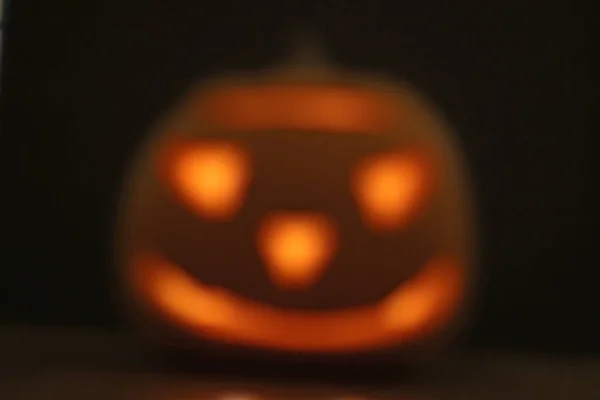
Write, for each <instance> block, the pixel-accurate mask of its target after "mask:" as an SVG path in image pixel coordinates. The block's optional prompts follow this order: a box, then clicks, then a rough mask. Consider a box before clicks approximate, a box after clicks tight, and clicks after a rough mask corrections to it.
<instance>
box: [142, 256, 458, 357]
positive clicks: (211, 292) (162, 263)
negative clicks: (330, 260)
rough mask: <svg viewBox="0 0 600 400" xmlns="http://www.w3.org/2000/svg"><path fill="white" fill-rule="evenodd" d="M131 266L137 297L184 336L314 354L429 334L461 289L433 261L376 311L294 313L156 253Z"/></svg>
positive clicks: (450, 269) (453, 269)
mask: <svg viewBox="0 0 600 400" xmlns="http://www.w3.org/2000/svg"><path fill="white" fill-rule="evenodd" d="M132 261H133V262H132V267H133V268H132V279H134V283H135V287H136V289H137V290H138V291H139V293H138V294H139V295H141V296H142V297H143V298H144V299H145V301H146V302H148V303H149V304H150V305H151V306H152V307H153V309H154V310H155V311H157V312H158V313H159V314H161V315H163V316H164V317H165V318H166V319H168V320H170V321H171V322H172V323H175V324H176V325H178V326H180V327H182V328H184V329H186V330H187V331H189V332H191V333H194V334H199V335H201V336H205V337H208V338H210V339H211V340H216V341H219V342H227V343H231V344H238V345H249V346H255V347H261V348H271V349H278V350H288V351H302V352H313V353H336V352H346V351H359V350H368V349H374V348H378V347H386V346H389V345H392V344H400V343H404V342H407V341H410V340H411V339H414V338H416V337H420V336H422V335H424V334H427V333H430V332H432V331H434V330H436V329H437V328H438V327H440V326H441V325H443V324H444V323H445V322H447V321H448V319H449V318H451V317H452V315H453V313H454V311H455V310H456V308H457V307H458V305H459V302H460V301H461V297H462V296H461V295H462V292H463V285H464V271H463V270H462V268H461V266H459V265H457V263H455V262H454V261H452V260H451V259H449V258H444V257H433V258H431V259H430V260H429V261H428V262H427V263H426V264H425V265H424V266H423V267H422V268H421V270H420V272H418V273H417V275H415V276H414V277H413V278H411V279H410V280H409V281H407V282H405V283H403V284H402V285H401V286H399V287H398V288H397V289H395V290H394V291H393V292H392V293H390V294H389V295H388V296H387V297H386V298H384V299H383V300H381V301H379V302H378V303H375V304H372V305H365V306H361V307H352V308H345V309H340V310H335V311H297V310H293V311H292V310H286V309H283V308H276V307H273V306H270V305H268V304H263V303H259V302H256V301H253V300H250V299H246V298H244V297H241V296H239V295H236V294H235V293H232V292H230V291H227V290H225V289H223V288H219V287H214V286H207V285H205V284H202V283H201V282H199V281H198V280H197V279H195V278H193V277H192V276H190V275H189V274H187V273H186V272H185V270H184V269H183V268H181V267H179V266H178V265H176V264H174V263H172V262H170V261H168V260H166V259H165V258H164V257H162V256H160V255H157V254H154V253H144V254H141V255H138V256H136V257H134V259H133V260H132Z"/></svg>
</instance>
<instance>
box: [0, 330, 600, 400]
mask: <svg viewBox="0 0 600 400" xmlns="http://www.w3.org/2000/svg"><path fill="white" fill-rule="evenodd" d="M444 363H445V364H444V365H445V366H446V368H445V369H444V370H445V371H452V374H451V375H452V377H451V378H450V379H448V376H446V377H445V378H443V377H441V376H440V375H439V373H438V374H432V376H429V377H427V378H425V379H421V380H416V381H413V382H411V381H410V380H402V383H394V381H393V380H392V383H391V384H389V383H388V384H385V385H381V384H375V383H372V382H371V383H369V382H362V383H359V382H353V383H344V384H340V383H339V382H337V383H333V382H330V383H325V382H320V383H316V382H314V381H308V380H304V381H302V380H300V381H298V380H291V381H290V380H287V381H285V382H283V381H282V380H281V379H279V378H269V377H268V376H267V377H264V376H263V377H261V378H258V377H256V376H254V377H252V378H250V377H246V378H244V377H240V376H235V377H234V376H228V375H223V374H194V373H181V371H173V370H169V369H168V368H167V369H165V368H161V367H159V366H158V365H157V364H155V363H152V362H149V361H148V357H147V353H145V352H144V349H143V347H142V346H141V345H140V344H139V343H137V342H136V341H135V340H134V339H133V338H131V337H128V336H127V335H125V334H120V333H115V332H108V331H107V332H102V331H94V330H90V329H69V330H67V329H49V328H17V327H11V328H2V329H0V399H1V400H13V399H14V400H21V399H22V400H30V399H33V400H38V399H39V400H45V399H61V400H71V399H85V400H96V399H98V400H100V399H140V400H204V399H206V400H209V399H210V400H212V399H214V400H233V399H236V400H246V399H247V400H252V399H257V400H259V399H261V400H280V399H281V400H283V399H290V400H292V399H298V400H300V399H319V400H320V399H323V400H325V399H339V400H342V399H348V400H349V399H357V400H359V399H364V400H370V399H372V400H378V399H381V400H383V399H397V400H404V399H406V400H427V399H431V400H436V399H439V400H445V399H465V400H468V399H481V400H485V399H491V400H493V399H503V400H508V399H510V400H513V399H532V400H537V399H540V400H554V399H561V400H562V399H565V400H579V399H582V400H587V399H590V400H592V399H593V400H600V358H592V357H583V358H573V357H570V358H567V357H551V356H540V355H537V356H531V355H530V356H523V355H518V354H507V353H501V352H497V351H496V352H494V351H489V352H485V354H484V353H482V352H479V353H477V354H475V353H469V354H460V355H455V356H453V357H450V358H448V359H447V360H444ZM391 373H393V371H392V372H391ZM398 382H401V379H398Z"/></svg>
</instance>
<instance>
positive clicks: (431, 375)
mask: <svg viewBox="0 0 600 400" xmlns="http://www.w3.org/2000/svg"><path fill="white" fill-rule="evenodd" d="M151 359H152V363H153V364H154V367H155V368H153V369H158V370H160V371H161V373H165V374H168V375H171V374H172V375H173V376H177V377H182V378H185V379H198V377H202V379H203V380H205V379H210V380H213V379H214V380H215V381H221V380H240V381H247V380H249V381H252V382H259V383H261V382H264V383H265V384H271V383H273V382H277V383H278V384H289V385H305V384H308V385H313V384H314V385H325V386H343V387H346V388H349V387H354V388H377V389H385V388H390V389H394V390H397V389H406V390H412V389H413V388H415V387H434V386H439V385H443V384H445V383H447V382H456V381H457V379H459V378H458V377H457V373H456V370H455V369H454V368H452V367H451V366H449V365H448V363H447V362H445V361H444V360H443V359H442V360H439V359H438V360H436V361H430V360H427V361H423V362H411V363H408V362H400V361H398V360H397V358H394V357H392V356H390V357H384V356H381V357H377V358H371V359H365V358H353V357H349V356H340V357H323V358H317V357H310V358H307V357H304V356H302V355H298V356H297V357H290V356H289V355H287V357H285V360H283V359H282V358H280V357H277V356H268V357H265V356H264V355H263V357H255V356H254V354H252V352H251V351H249V352H248V353H245V352H242V353H241V354H240V353H239V352H236V354H235V355H230V354H223V353H220V354H218V355H217V354H211V353H205V354H203V355H198V354H193V355H191V354H189V353H185V352H177V351H159V352H154V353H153V355H152V356H151Z"/></svg>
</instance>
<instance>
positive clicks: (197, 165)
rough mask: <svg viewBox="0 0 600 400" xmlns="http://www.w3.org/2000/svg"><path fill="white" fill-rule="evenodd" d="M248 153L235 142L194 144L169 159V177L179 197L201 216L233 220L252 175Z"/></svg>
mask: <svg viewBox="0 0 600 400" xmlns="http://www.w3.org/2000/svg"><path fill="white" fill-rule="evenodd" d="M251 168H252V162H251V159H250V156H249V154H248V153H247V152H246V151H244V149H242V148H241V147H239V146H238V145H236V144H233V143H225V142H223V143H222V142H206V143H192V144H187V145H184V146H181V147H179V149H178V150H177V151H176V152H175V153H174V154H173V156H172V157H170V158H169V166H168V171H169V174H168V177H169V180H170V183H171V186H172V187H173V190H174V192H175V193H176V194H177V196H178V198H179V199H180V200H181V201H182V202H183V203H185V204H186V205H187V206H188V207H190V208H191V209H192V210H194V211H195V212H196V213H198V214H199V215H201V216H203V217H204V218H207V219H212V220H225V219H230V218H232V217H233V216H235V214H236V213H237V211H238V210H239V209H240V207H241V206H242V204H243V203H244V197H245V193H246V189H247V187H248V184H249V183H250V179H251V176H252V171H251Z"/></svg>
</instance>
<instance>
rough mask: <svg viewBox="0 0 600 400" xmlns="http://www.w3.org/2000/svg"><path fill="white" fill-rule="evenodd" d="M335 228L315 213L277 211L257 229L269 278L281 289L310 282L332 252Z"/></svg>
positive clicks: (322, 268) (333, 250)
mask: <svg viewBox="0 0 600 400" xmlns="http://www.w3.org/2000/svg"><path fill="white" fill-rule="evenodd" d="M336 247H337V237H336V229H335V227H334V225H333V223H332V222H331V221H330V220H329V219H327V218H326V217H324V216H322V215H318V214H308V213H307V214H294V213H291V214H288V213H277V214H272V215H270V216H268V217H267V218H266V219H265V221H264V222H263V223H262V225H261V227H260V229H259V232H258V248H259V251H260V253H261V256H262V257H263V259H264V261H265V265H266V266H267V271H268V272H269V276H270V277H271V280H272V281H273V282H274V283H275V284H276V285H277V286H279V287H281V288H285V289H300V288H306V287H308V286H310V285H312V284H313V283H314V282H315V281H316V280H317V279H318V278H319V277H320V276H321V273H322V272H323V271H324V269H325V267H326V266H327V265H328V263H329V261H330V260H331V258H332V257H333V255H334V254H335V251H336Z"/></svg>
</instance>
